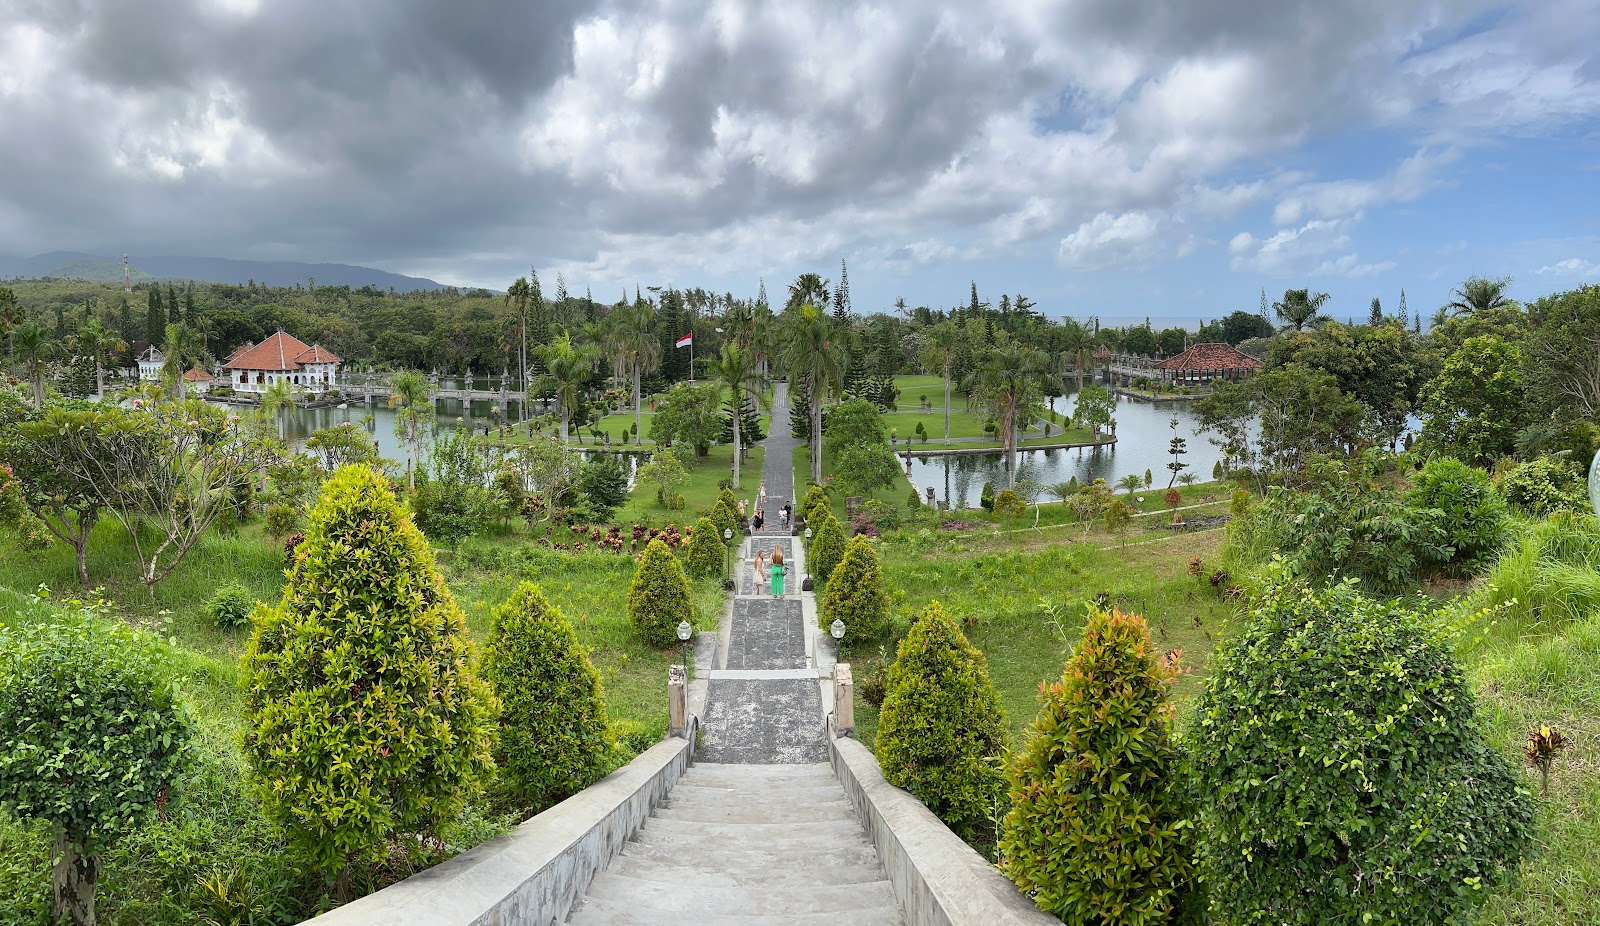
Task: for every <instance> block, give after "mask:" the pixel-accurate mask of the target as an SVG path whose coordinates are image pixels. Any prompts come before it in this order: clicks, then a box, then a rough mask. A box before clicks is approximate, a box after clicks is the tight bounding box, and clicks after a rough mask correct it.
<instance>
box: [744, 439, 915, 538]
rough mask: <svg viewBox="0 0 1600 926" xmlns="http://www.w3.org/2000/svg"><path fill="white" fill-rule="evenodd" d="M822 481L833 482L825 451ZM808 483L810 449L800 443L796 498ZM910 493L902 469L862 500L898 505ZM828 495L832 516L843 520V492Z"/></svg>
mask: <svg viewBox="0 0 1600 926" xmlns="http://www.w3.org/2000/svg"><path fill="white" fill-rule="evenodd" d="M822 482H823V484H824V485H830V486H831V485H832V483H833V461H832V460H830V459H829V458H828V455H827V454H826V453H824V454H823V455H822ZM809 485H811V451H810V449H809V448H807V447H806V445H805V444H801V445H800V446H798V447H796V448H794V492H795V497H796V499H797V500H798V499H801V498H805V495H806V488H807V487H808V486H809ZM910 494H911V480H909V479H907V478H906V477H905V471H904V470H903V469H902V470H901V471H900V476H899V478H897V479H896V480H895V482H894V485H891V486H889V487H887V488H880V489H878V490H876V491H874V492H873V493H872V494H871V495H870V496H868V497H867V498H866V499H863V501H868V500H876V501H880V502H882V503H883V504H885V505H892V506H896V507H899V506H903V505H905V503H906V496H908V495H910ZM829 496H830V498H831V499H832V501H833V515H834V517H836V518H838V519H839V520H840V522H845V521H846V517H845V509H846V504H845V500H846V496H845V494H844V493H843V492H841V491H839V490H838V489H833V490H832V491H831V492H830V493H829ZM768 507H769V508H773V507H774V506H773V505H772V504H771V503H770V502H769V503H768ZM767 513H768V514H769V515H770V514H771V513H772V512H771V511H768V512H767ZM847 529H848V525H847Z"/></svg>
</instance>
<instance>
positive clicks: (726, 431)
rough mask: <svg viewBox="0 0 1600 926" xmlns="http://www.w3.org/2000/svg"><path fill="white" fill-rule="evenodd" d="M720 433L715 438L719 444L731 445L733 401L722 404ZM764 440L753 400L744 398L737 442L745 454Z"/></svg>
mask: <svg viewBox="0 0 1600 926" xmlns="http://www.w3.org/2000/svg"><path fill="white" fill-rule="evenodd" d="M722 410H723V416H722V433H721V434H719V435H718V436H717V442H718V443H721V444H732V443H733V400H732V399H729V400H728V401H726V402H724V403H722ZM765 438H766V435H765V434H763V433H762V432H761V416H760V415H759V414H757V412H756V403H755V399H753V398H751V397H750V396H745V400H744V409H743V411H742V413H741V414H740V415H739V442H740V443H741V444H743V447H742V449H743V450H744V451H745V453H749V452H750V445H751V444H754V443H755V442H757V441H759V440H763V439H765Z"/></svg>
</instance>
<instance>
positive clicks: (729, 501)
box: [717, 482, 739, 519]
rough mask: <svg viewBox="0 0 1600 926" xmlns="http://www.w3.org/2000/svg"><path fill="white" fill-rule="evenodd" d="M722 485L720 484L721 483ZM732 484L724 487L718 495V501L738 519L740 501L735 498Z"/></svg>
mask: <svg viewBox="0 0 1600 926" xmlns="http://www.w3.org/2000/svg"><path fill="white" fill-rule="evenodd" d="M719 485H720V483H719ZM731 485H732V483H731V482H730V483H729V484H728V485H723V486H722V491H721V492H718V493H717V501H718V502H720V503H722V504H723V505H724V506H725V507H726V508H727V509H728V511H729V512H730V513H731V514H733V516H734V517H735V518H736V519H737V518H738V516H739V499H737V498H735V497H734V494H733V489H732V488H731Z"/></svg>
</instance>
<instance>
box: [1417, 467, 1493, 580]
mask: <svg viewBox="0 0 1600 926" xmlns="http://www.w3.org/2000/svg"><path fill="white" fill-rule="evenodd" d="M1406 504H1408V505H1410V506H1411V507H1412V508H1422V509H1432V510H1437V511H1438V512H1439V513H1440V515H1441V517H1440V519H1439V520H1438V522H1437V524H1438V525H1439V528H1440V529H1441V530H1442V531H1443V532H1444V542H1445V543H1446V544H1447V545H1449V546H1451V547H1453V548H1454V549H1455V553H1454V554H1453V555H1452V556H1451V558H1450V560H1449V562H1448V563H1447V564H1446V565H1447V567H1448V568H1449V569H1450V570H1451V571H1452V572H1457V573H1466V572H1471V571H1472V570H1473V569H1474V568H1475V567H1477V566H1479V565H1481V564H1483V563H1485V562H1487V561H1489V560H1491V559H1493V558H1494V556H1495V555H1496V554H1497V553H1499V552H1500V548H1501V547H1503V546H1504V545H1505V542H1506V530H1507V517H1506V503H1505V502H1504V501H1503V500H1502V499H1501V498H1500V496H1498V495H1496V494H1495V492H1494V490H1493V489H1492V488H1490V487H1489V476H1488V474H1487V473H1485V472H1483V471H1482V470H1480V469H1476V468H1474V467H1471V466H1468V465H1467V464H1465V463H1463V462H1461V461H1460V460H1457V459H1456V458H1454V457H1434V458H1433V459H1432V460H1429V461H1428V464H1427V465H1426V466H1424V467H1423V468H1422V472H1420V473H1418V474H1417V476H1416V477H1415V478H1414V479H1412V480H1411V491H1410V492H1409V493H1408V494H1407V495H1406Z"/></svg>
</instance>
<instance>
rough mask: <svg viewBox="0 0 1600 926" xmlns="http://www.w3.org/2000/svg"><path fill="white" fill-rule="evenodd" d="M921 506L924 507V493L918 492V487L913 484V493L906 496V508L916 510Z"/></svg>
mask: <svg viewBox="0 0 1600 926" xmlns="http://www.w3.org/2000/svg"><path fill="white" fill-rule="evenodd" d="M921 507H922V493H921V492H918V491H917V489H916V487H915V486H913V487H912V488H911V493H910V494H909V495H907V496H906V510H907V511H916V510H918V509H919V508H921Z"/></svg>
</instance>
